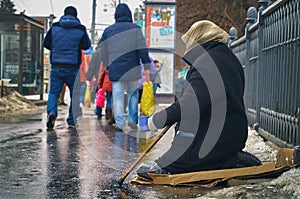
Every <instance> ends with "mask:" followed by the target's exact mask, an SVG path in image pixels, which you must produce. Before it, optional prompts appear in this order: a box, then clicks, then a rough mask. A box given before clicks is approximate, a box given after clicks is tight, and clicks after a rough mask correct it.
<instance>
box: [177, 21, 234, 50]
mask: <svg viewBox="0 0 300 199" xmlns="http://www.w3.org/2000/svg"><path fill="white" fill-rule="evenodd" d="M182 40H183V42H184V43H185V45H186V52H188V51H190V50H191V49H193V48H194V47H196V46H197V45H199V44H203V43H206V42H208V41H218V42H221V43H226V42H227V41H228V34H227V33H226V32H225V31H224V30H223V29H222V28H220V27H219V26H217V25H216V24H214V23H213V22H211V21H208V20H201V21H197V22H195V23H194V24H193V25H192V26H191V27H190V29H189V30H188V31H187V32H186V33H185V34H184V35H183V36H182Z"/></svg>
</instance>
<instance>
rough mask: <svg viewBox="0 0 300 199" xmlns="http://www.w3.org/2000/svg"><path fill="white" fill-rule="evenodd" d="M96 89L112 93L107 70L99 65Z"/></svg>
mask: <svg viewBox="0 0 300 199" xmlns="http://www.w3.org/2000/svg"><path fill="white" fill-rule="evenodd" d="M98 88H99V89H100V88H102V90H104V91H105V92H112V83H111V81H110V80H109V77H108V70H107V69H106V68H105V67H103V65H102V64H101V65H100V72H99V80H98Z"/></svg>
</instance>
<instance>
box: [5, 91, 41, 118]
mask: <svg viewBox="0 0 300 199" xmlns="http://www.w3.org/2000/svg"><path fill="white" fill-rule="evenodd" d="M38 110H39V107H38V106H36V105H35V104H34V103H32V102H31V101H30V100H28V99H26V98H25V97H24V96H22V95H21V94H20V93H18V92H16V91H14V92H12V93H11V94H9V95H8V96H5V97H2V98H0V116H4V115H9V114H17V113H21V114H23V113H28V112H35V111H38Z"/></svg>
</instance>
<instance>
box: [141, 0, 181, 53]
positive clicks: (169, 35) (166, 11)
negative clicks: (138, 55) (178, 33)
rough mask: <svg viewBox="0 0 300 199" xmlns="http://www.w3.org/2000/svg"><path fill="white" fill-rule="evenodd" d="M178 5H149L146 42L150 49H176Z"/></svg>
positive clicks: (147, 9)
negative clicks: (176, 11)
mask: <svg viewBox="0 0 300 199" xmlns="http://www.w3.org/2000/svg"><path fill="white" fill-rule="evenodd" d="M175 8H176V5H148V6H147V8H146V15H147V16H146V42H147V46H148V47H150V48H175Z"/></svg>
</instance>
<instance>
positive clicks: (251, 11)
mask: <svg viewBox="0 0 300 199" xmlns="http://www.w3.org/2000/svg"><path fill="white" fill-rule="evenodd" d="M256 19H257V10H256V8H255V7H249V8H248V10H247V18H246V21H247V24H246V28H245V37H246V49H245V50H246V55H245V56H246V59H245V72H246V73H247V74H246V75H248V85H247V96H246V98H245V100H246V103H245V105H246V111H247V114H251V116H250V117H249V118H250V120H249V125H250V126H251V125H254V123H256V122H257V121H255V120H254V118H253V117H254V116H253V113H252V112H251V113H248V108H249V107H250V106H251V105H250V102H251V100H249V98H253V97H254V96H251V95H250V94H249V92H250V90H252V91H253V90H254V88H251V87H252V86H250V85H249V78H251V79H253V77H252V76H250V70H251V68H250V58H251V56H253V55H252V54H251V45H250V44H251V33H250V32H249V28H250V27H251V26H252V25H253V24H254V23H255V22H256ZM252 91H251V92H250V93H252ZM252 108H253V107H252Z"/></svg>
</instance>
